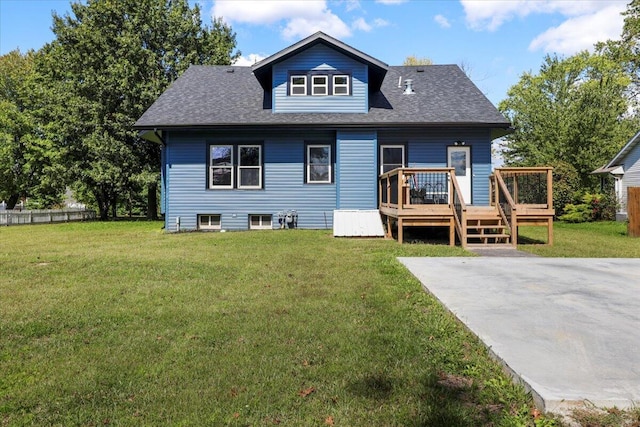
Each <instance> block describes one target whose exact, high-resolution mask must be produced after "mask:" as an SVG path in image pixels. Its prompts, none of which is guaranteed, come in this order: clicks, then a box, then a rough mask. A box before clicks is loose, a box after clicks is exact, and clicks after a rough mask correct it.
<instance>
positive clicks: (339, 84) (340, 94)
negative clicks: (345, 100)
mask: <svg viewBox="0 0 640 427" xmlns="http://www.w3.org/2000/svg"><path fill="white" fill-rule="evenodd" d="M338 77H344V78H346V79H347V83H344V84H342V83H336V78H338ZM332 80H333V95H335V96H349V95H350V93H349V76H348V75H347V74H334V75H333V78H332ZM337 87H343V88H346V89H347V92H346V93H336V88H337Z"/></svg>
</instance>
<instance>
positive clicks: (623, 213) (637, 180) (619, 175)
mask: <svg viewBox="0 0 640 427" xmlns="http://www.w3.org/2000/svg"><path fill="white" fill-rule="evenodd" d="M593 173H594V174H606V175H609V176H612V177H613V179H614V189H615V192H616V198H617V200H618V207H617V209H616V219H617V220H618V221H625V220H626V219H627V189H628V188H629V187H640V132H638V133H636V134H635V135H634V136H633V138H631V139H630V140H629V142H627V143H626V144H625V146H624V147H622V149H621V150H620V151H619V152H618V154H616V155H615V156H613V159H611V161H610V162H609V163H607V164H606V165H605V166H603V167H601V168H600V169H596V170H595V171H593Z"/></svg>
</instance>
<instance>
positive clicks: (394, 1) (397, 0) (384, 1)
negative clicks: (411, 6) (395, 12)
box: [376, 0, 408, 4]
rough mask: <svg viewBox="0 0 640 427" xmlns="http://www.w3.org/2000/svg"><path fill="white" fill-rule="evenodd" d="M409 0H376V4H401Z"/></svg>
mask: <svg viewBox="0 0 640 427" xmlns="http://www.w3.org/2000/svg"><path fill="white" fill-rule="evenodd" d="M407 1H408V0H376V3H380V4H400V3H406V2H407Z"/></svg>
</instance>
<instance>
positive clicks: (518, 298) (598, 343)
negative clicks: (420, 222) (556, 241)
mask: <svg viewBox="0 0 640 427" xmlns="http://www.w3.org/2000/svg"><path fill="white" fill-rule="evenodd" d="M399 260H400V262H402V263H403V264H404V265H405V266H406V267H407V268H408V269H409V271H411V273H413V275H414V276H416V277H417V278H418V279H419V280H420V281H421V282H422V284H423V286H424V287H425V289H426V290H427V291H428V292H430V293H432V294H433V295H434V296H435V297H436V298H437V299H438V300H440V301H441V302H442V304H444V305H445V306H446V307H447V308H448V309H449V310H450V311H451V312H453V313H454V314H455V315H456V316H457V317H458V318H459V319H460V320H461V321H462V322H463V323H464V324H466V325H467V327H468V328H469V329H470V330H471V331H473V333H475V334H476V335H477V336H478V337H479V338H480V339H481V340H482V341H483V342H484V344H485V345H486V346H487V347H489V349H490V350H491V352H493V353H494V354H495V356H496V357H497V358H498V359H499V360H500V361H501V362H502V363H503V364H504V365H505V367H506V368H507V369H508V370H509V371H510V372H511V373H512V374H513V375H514V376H515V377H517V378H519V379H520V380H521V381H522V382H523V383H524V384H525V386H527V387H528V388H530V389H531V391H532V393H533V396H534V399H535V400H536V403H537V404H538V406H539V407H541V408H542V409H544V410H546V411H550V412H566V410H567V409H570V408H573V407H576V406H581V405H582V404H584V403H587V404H589V405H595V406H598V407H612V406H617V407H618V408H629V407H637V406H638V405H640V259H585V258H582V259H577V258H504V257H491V258H488V257H477V258H399Z"/></svg>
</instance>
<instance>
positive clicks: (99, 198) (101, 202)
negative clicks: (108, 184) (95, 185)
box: [93, 190, 109, 221]
mask: <svg viewBox="0 0 640 427" xmlns="http://www.w3.org/2000/svg"><path fill="white" fill-rule="evenodd" d="M93 195H94V197H95V198H96V203H97V204H98V214H99V215H100V220H101V221H106V220H107V219H109V203H108V202H107V198H106V197H104V196H103V194H102V192H101V191H100V190H95V191H94V192H93Z"/></svg>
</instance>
